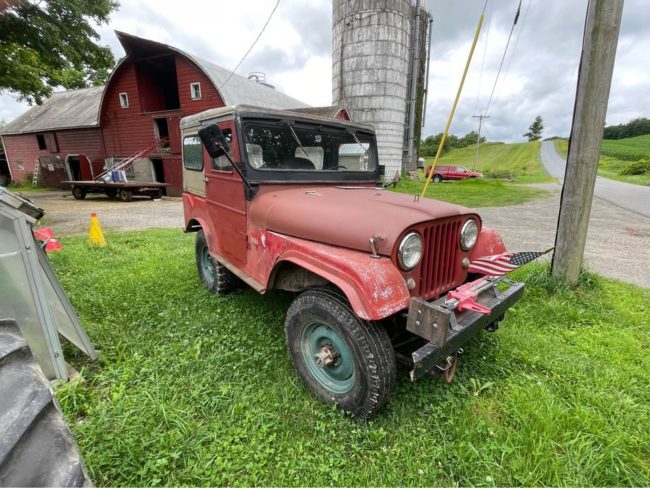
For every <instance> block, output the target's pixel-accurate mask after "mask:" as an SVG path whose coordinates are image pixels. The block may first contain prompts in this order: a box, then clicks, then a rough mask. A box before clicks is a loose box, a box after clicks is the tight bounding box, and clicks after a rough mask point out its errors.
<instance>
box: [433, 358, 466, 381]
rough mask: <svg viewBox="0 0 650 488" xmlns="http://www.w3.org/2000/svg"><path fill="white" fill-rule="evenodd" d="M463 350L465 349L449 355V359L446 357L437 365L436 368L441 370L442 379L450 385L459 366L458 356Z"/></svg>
mask: <svg viewBox="0 0 650 488" xmlns="http://www.w3.org/2000/svg"><path fill="white" fill-rule="evenodd" d="M463 352H464V351H463V350H462V349H459V350H458V351H456V352H455V353H453V354H450V355H449V356H447V359H445V360H444V361H443V362H442V363H440V364H437V365H436V368H437V369H438V371H439V373H438V374H440V375H441V376H442V379H443V380H444V381H445V383H447V384H448V385H449V384H450V383H451V382H452V381H453V379H454V375H455V374H456V368H457V367H458V356H460V355H461V354H462V353H463Z"/></svg>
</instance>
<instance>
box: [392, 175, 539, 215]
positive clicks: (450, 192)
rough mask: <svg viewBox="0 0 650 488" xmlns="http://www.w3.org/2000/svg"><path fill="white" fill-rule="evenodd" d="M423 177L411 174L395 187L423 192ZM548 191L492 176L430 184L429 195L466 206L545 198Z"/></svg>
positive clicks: (414, 193)
mask: <svg viewBox="0 0 650 488" xmlns="http://www.w3.org/2000/svg"><path fill="white" fill-rule="evenodd" d="M421 177H422V180H423V181H413V180H411V179H410V178H409V177H408V176H405V177H402V179H401V181H400V182H399V183H398V184H397V186H395V187H393V191H396V192H400V193H409V194H411V195H420V194H421V193H422V190H423V188H424V175H423V174H422V175H421ZM545 195H547V192H546V191H545V190H540V189H538V188H530V187H526V186H523V185H516V184H512V183H508V182H504V181H499V180H493V179H488V178H482V179H475V180H462V181H449V182H441V183H433V182H431V183H430V184H429V188H427V193H426V197H428V198H435V199H436V200H443V201H445V202H450V203H456V204H458V205H465V206H466V207H502V206H505V205H517V204H520V203H524V202H527V201H529V200H533V199H535V198H541V197H543V196H545Z"/></svg>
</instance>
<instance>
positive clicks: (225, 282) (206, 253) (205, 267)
mask: <svg viewBox="0 0 650 488" xmlns="http://www.w3.org/2000/svg"><path fill="white" fill-rule="evenodd" d="M194 251H195V254H196V267H197V269H198V271H199V278H201V281H202V282H203V285H205V287H206V288H207V289H208V290H209V291H210V293H214V294H215V295H217V294H218V295H225V294H227V293H231V292H233V291H235V290H236V289H238V288H239V286H240V283H241V282H240V281H239V278H237V277H236V276H235V275H234V274H233V273H232V272H231V271H230V270H229V269H228V268H226V267H225V266H224V265H223V264H221V263H220V262H219V261H217V260H216V259H214V258H213V257H212V256H211V255H210V249H209V248H208V241H207V240H206V238H205V234H204V233H203V230H200V231H199V232H198V233H197V234H196V243H195V245H194Z"/></svg>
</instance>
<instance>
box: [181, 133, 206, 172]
mask: <svg viewBox="0 0 650 488" xmlns="http://www.w3.org/2000/svg"><path fill="white" fill-rule="evenodd" d="M183 165H184V166H185V169H189V170H191V171H201V170H203V146H202V145H201V139H199V136H186V137H184V138H183Z"/></svg>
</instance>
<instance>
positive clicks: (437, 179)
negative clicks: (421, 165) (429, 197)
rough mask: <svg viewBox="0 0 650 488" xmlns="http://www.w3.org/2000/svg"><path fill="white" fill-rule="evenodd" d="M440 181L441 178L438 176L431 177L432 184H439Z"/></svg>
mask: <svg viewBox="0 0 650 488" xmlns="http://www.w3.org/2000/svg"><path fill="white" fill-rule="evenodd" d="M441 181H442V176H440V175H433V182H434V183H440V182H441Z"/></svg>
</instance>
